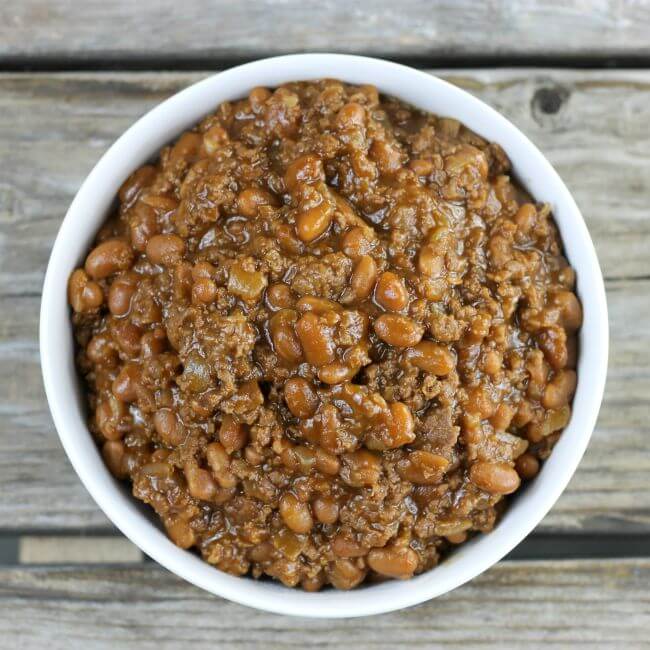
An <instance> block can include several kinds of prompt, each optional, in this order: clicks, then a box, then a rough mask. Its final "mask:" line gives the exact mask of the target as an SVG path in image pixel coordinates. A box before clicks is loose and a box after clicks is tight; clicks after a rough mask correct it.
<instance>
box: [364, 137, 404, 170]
mask: <svg viewBox="0 0 650 650" xmlns="http://www.w3.org/2000/svg"><path fill="white" fill-rule="evenodd" d="M370 157H371V158H372V159H373V160H374V161H375V162H376V163H377V166H378V167H379V171H380V172H381V173H382V174H394V173H395V172H396V171H397V170H398V169H400V168H401V166H402V154H401V152H400V150H399V148H398V147H397V146H395V145H391V144H388V143H387V142H385V141H383V140H375V141H374V142H373V143H372V145H371V146H370Z"/></svg>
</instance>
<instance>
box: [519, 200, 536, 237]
mask: <svg viewBox="0 0 650 650" xmlns="http://www.w3.org/2000/svg"><path fill="white" fill-rule="evenodd" d="M536 219H537V210H536V209H535V206H534V205H533V204H532V203H524V204H523V205H522V206H520V207H519V210H517V214H516V215H515V223H516V224H517V231H518V232H520V233H521V234H522V235H527V234H528V233H529V232H530V231H531V230H532V229H533V226H534V225H535V221H536Z"/></svg>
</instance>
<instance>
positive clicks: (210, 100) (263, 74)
mask: <svg viewBox="0 0 650 650" xmlns="http://www.w3.org/2000/svg"><path fill="white" fill-rule="evenodd" d="M323 77H333V78H339V79H342V80H343V81H347V82H350V83H373V84H375V85H376V86H377V87H378V88H379V89H380V91H382V92H387V93H389V94H392V95H395V96H397V97H399V98H400V99H402V100H404V101H406V102H408V103H411V104H413V105H415V106H418V107H420V108H423V109H424V110H429V111H431V112H437V113H439V114H443V115H448V116H450V117H454V118H456V119H458V120H460V121H461V122H462V123H464V124H466V125H467V126H468V127H469V128H471V129H472V130H474V131H476V132H477V133H479V134H481V135H484V136H485V137H487V138H488V139H490V140H491V141H495V142H498V143H499V144H501V145H502V146H503V148H504V149H505V150H506V152H507V153H508V155H509V157H510V159H511V160H512V162H513V168H514V170H515V173H516V174H517V176H518V178H519V180H520V182H522V183H523V184H524V185H525V186H526V187H527V188H528V189H529V191H531V194H532V195H533V196H534V197H535V198H536V200H538V201H548V202H550V203H551V206H552V209H553V213H554V216H555V219H556V223H557V224H558V227H559V230H560V233H561V236H562V240H563V243H564V246H565V250H566V252H567V256H568V257H569V260H570V262H571V264H572V266H573V267H574V268H576V270H577V277H578V284H577V291H578V294H579V296H580V299H581V301H582V304H583V309H584V317H585V318H584V323H583V327H582V329H581V331H580V349H581V352H580V355H579V361H578V387H577V390H576V395H575V398H574V402H573V413H572V418H571V422H570V423H569V425H568V426H567V427H566V429H565V431H564V433H563V435H562V436H561V437H560V440H559V442H558V443H557V445H556V447H555V449H554V452H553V454H551V457H550V458H549V459H548V460H547V461H546V462H545V463H544V466H543V468H542V471H541V472H540V474H539V475H538V477H537V478H536V479H535V480H534V481H532V482H531V483H530V484H529V485H528V486H527V487H526V488H525V490H523V491H522V494H521V495H520V496H518V497H517V499H516V500H514V502H513V503H511V504H510V507H509V508H508V510H507V511H506V514H505V515H504V516H503V517H502V518H501V520H500V522H499V524H498V525H497V526H496V527H495V529H494V530H493V531H492V532H490V533H489V534H487V535H482V536H478V537H476V538H474V539H473V540H471V541H470V542H468V543H466V544H464V545H462V546H461V547H459V549H458V550H457V551H455V552H454V554H452V555H451V556H449V557H447V558H446V559H445V560H444V561H443V562H442V563H441V564H440V565H438V566H437V567H435V568H433V569H432V570H430V571H428V572H426V573H423V574H421V575H419V576H416V577H414V578H412V579H411V580H408V581H405V582H400V581H388V582H384V583H381V584H378V585H371V586H365V587H362V588H358V589H356V590H352V591H349V592H340V591H334V590H325V591H322V592H318V593H306V592H303V591H301V590H292V589H288V588H286V587H283V586H281V585H278V584H275V583H270V582H263V581H255V580H248V579H242V578H238V577H234V576H231V575H228V574H226V573H223V572H221V571H219V570H217V569H216V568H214V567H212V566H210V565H208V564H207V563H206V562H204V561H203V560H201V559H200V558H198V557H197V556H195V555H194V554H192V553H190V552H188V551H185V550H183V549H180V548H178V547H176V546H175V545H174V544H173V543H172V542H171V541H170V540H168V538H167V537H166V535H164V533H163V532H162V531H161V530H160V529H159V528H158V527H157V526H156V525H155V524H154V523H153V522H152V520H151V519H150V518H149V517H147V516H145V515H143V513H142V511H141V510H140V508H139V507H138V505H137V504H136V503H135V499H133V498H132V497H130V495H128V494H126V492H125V490H124V489H122V488H120V487H119V485H118V483H117V481H115V480H114V479H113V478H112V476H111V475H110V473H109V472H108V470H107V469H106V467H105V466H104V464H103V461H102V459H101V455H100V453H99V450H98V449H97V447H96V445H95V443H94V441H93V440H92V436H91V435H90V433H89V431H88V428H87V425H86V421H85V416H84V415H83V406H82V403H81V396H80V389H79V385H78V381H77V376H76V369H75V365H74V358H73V354H72V328H71V323H70V318H69V312H68V307H67V301H66V286H67V277H68V275H69V273H70V272H71V270H72V269H73V268H74V267H75V266H76V265H77V264H78V262H79V260H81V259H83V257H82V255H83V252H84V251H87V249H88V246H89V245H90V242H91V241H92V239H93V238H94V235H95V233H96V231H97V229H98V227H99V224H101V223H102V221H103V219H104V218H105V215H106V212H107V210H108V209H109V206H110V205H111V203H112V202H113V200H114V197H115V194H116V192H117V188H118V187H119V185H120V184H121V183H122V181H123V180H124V178H126V176H128V174H129V173H130V172H131V171H133V170H134V169H135V168H136V167H137V166H138V165H141V164H143V163H144V162H145V160H147V159H148V158H150V157H151V156H152V155H154V154H156V153H157V151H159V149H160V148H161V146H162V145H163V144H165V143H166V142H168V141H169V140H171V139H172V138H173V137H175V136H177V135H178V134H179V133H180V132H181V131H182V130H183V129H184V128H187V127H189V126H191V125H193V124H195V123H197V122H198V121H199V119H200V118H201V116H203V115H205V114H207V113H208V112H209V111H210V109H211V108H212V109H214V108H216V106H217V104H218V103H220V102H221V101H224V100H225V99H236V98H238V97H241V96H243V95H245V94H246V92H247V91H248V90H250V88H252V87H254V86H257V85H268V86H276V85H278V84H280V83H283V82H287V81H294V80H308V79H316V78H323ZM432 105H433V106H438V105H444V106H448V107H449V111H446V110H440V109H439V108H436V109H433V108H431V106H432ZM535 190H537V191H535ZM541 190H544V191H541ZM89 214H90V217H88V215H89ZM608 330H609V328H608V318H607V304H606V298H605V288H604V283H603V278H602V273H601V271H600V267H599V264H598V259H597V257H596V252H595V249H594V246H593V243H592V241H591V238H590V236H589V232H588V230H587V227H586V225H585V222H584V220H583V218H582V215H581V214H580V211H579V209H578V207H577V205H576V203H575V201H574V200H573V198H572V196H571V194H570V193H569V190H568V189H567V188H566V186H565V185H564V183H563V182H562V180H561V179H560V177H559V176H558V174H557V173H556V172H555V170H554V169H553V167H552V166H551V164H550V163H549V162H548V161H547V160H546V158H545V157H544V156H543V154H542V153H541V152H540V151H539V150H538V149H537V147H536V146H535V145H534V144H533V143H532V142H531V141H530V140H529V139H528V138H527V137H526V136H525V135H524V134H523V133H522V132H521V131H519V129H518V128H517V127H515V126H514V125H513V124H512V123H511V122H510V121H508V120H507V119H506V118H505V117H503V116H502V115H500V114H499V113H498V112H496V111H495V110H494V109H492V108H491V107H490V106H488V105H487V104H485V103H483V102H482V101H481V100H479V99H477V98H476V97H474V96H472V95H470V94H469V93H467V92H466V91H464V90H461V89H460V88H458V87H456V86H453V85H451V84H450V83H448V82H446V81H443V80H442V79H439V78H437V77H435V76H433V75H431V74H429V73H427V72H423V71H420V70H415V69H413V68H409V67H406V66H403V65H399V64H396V63H392V62H388V61H384V60H380V59H374V58H369V57H360V56H353V55H345V54H327V53H322V54H294V55H286V56H279V57H272V58H267V59H261V60H258V61H254V62H251V63H246V64H244V65H241V66H237V67H234V68H231V69H229V70H226V71H224V72H220V73H218V74H215V75H212V76H209V77H207V78H206V79H203V80H201V81H199V82H197V83H195V84H193V85H191V86H189V87H187V88H185V89H183V90H181V91H180V92H178V93H176V94H174V95H172V96H171V97H170V98H168V99H166V100H165V101H163V102H162V103H160V104H158V105H157V106H156V107H154V108H153V109H152V110H150V111H149V112H147V113H146V114H145V115H144V116H142V117H141V118H140V119H138V120H137V121H136V122H135V123H134V124H133V125H132V126H131V127H130V128H129V129H127V131H125V132H124V133H123V134H122V135H121V136H120V137H119V138H118V139H117V140H116V141H115V142H114V143H113V144H112V145H111V147H110V148H109V149H108V150H107V151H106V153H104V155H103V156H102V157H101V158H100V160H99V161H98V162H97V164H96V165H95V166H94V168H93V169H92V171H91V172H90V174H89V175H88V176H87V177H86V179H85V180H84V182H83V183H82V185H81V187H80V188H79V190H78V192H77V194H76V196H75V198H74V200H73V201H72V203H71V205H70V208H69V209H68V211H67V213H66V216H65V218H64V220H63V222H62V223H61V226H60V229H59V232H58V234H57V237H56V240H55V242H54V246H53V248H52V252H51V256H50V260H49V263H48V267H47V272H46V275H45V279H44V284H43V294H42V301H41V313H40V327H39V338H40V355H41V368H42V373H43V382H44V386H45V392H46V396H47V400H48V404H49V407H50V412H51V414H52V418H53V420H54V424H55V427H56V430H57V432H58V435H59V438H60V439H61V442H62V444H63V447H64V449H65V451H66V454H67V456H68V458H69V459H70V462H71V463H72V465H73V467H74V469H75V471H76V472H77V474H78V476H79V478H80V479H81V481H82V483H83V484H84V485H85V487H86V489H87V490H88V492H89V493H90V494H91V496H92V497H93V499H94V500H95V502H96V503H97V504H98V505H99V507H100V508H101V509H102V510H103V511H104V513H105V514H106V515H107V517H108V518H109V520H111V521H112V522H113V523H114V524H115V525H116V526H117V528H118V529H119V530H120V531H121V532H122V533H124V535H126V537H128V538H129V539H130V540H131V541H132V542H133V543H134V544H136V545H137V546H138V547H139V548H140V549H141V550H142V551H144V553H146V554H147V555H149V556H150V557H152V558H153V559H154V560H156V561H157V562H158V563H159V564H161V565H162V566H164V567H166V568H167V569H168V570H170V571H171V572H173V573H175V574H177V575H178V576H180V577H182V578H184V579H185V580H187V581H189V582H190V583H192V584H194V585H196V586H198V587H201V588H203V589H205V590H206V591H208V592H211V593H213V594H215V595H218V596H221V597H224V598H227V599H229V600H232V601H234V602H237V603H240V604H243V605H248V606H251V607H256V608H258V609H261V610H266V611H269V612H274V613H278V614H286V615H295V616H310V617H318V618H325V617H330V618H349V617H356V616H364V615H371V614H379V613H384V612H389V611H394V610H398V609H401V608H404V607H409V606H412V605H416V604H418V603H421V602H424V601H426V600H429V599H431V598H434V597H436V596H439V595H441V594H443V593H446V592H447V591H450V590H451V589H454V588H456V587H458V586H460V585H462V584H464V583H465V582H467V581H468V580H470V579H472V578H473V577H475V576H477V575H479V574H480V573H482V572H483V571H485V570H486V569H488V568H489V567H490V566H492V565H493V564H494V563H496V562H497V561H498V560H500V559H501V558H502V557H503V556H505V555H506V554H507V553H508V552H510V551H511V550H512V549H513V548H514V547H515V546H516V545H517V544H518V543H519V542H520V541H521V540H522V539H523V538H524V537H526V535H528V534H529V533H530V532H531V531H532V530H533V528H534V527H535V526H536V525H537V524H538V523H539V522H540V521H541V520H542V518H543V517H544V516H545V515H546V513H547V512H548V511H549V510H550V508H551V507H552V506H553V504H554V503H555V501H556V500H557V499H558V497H559V496H560V494H561V493H562V491H563V490H564V488H565V487H566V485H567V484H568V482H569V480H570V479H571V477H572V476H573V474H574V472H575V469H576V467H577V465H578V463H579V461H580V459H581V458H582V455H583V453H584V451H585V449H586V446H587V443H588V441H589V439H590V437H591V434H592V431H593V428H594V426H595V423H596V418H597V416H598V411H599V408H600V403H601V400H602V396H603V391H604V386H605V379H606V373H607V360H608V336H609V334H608Z"/></svg>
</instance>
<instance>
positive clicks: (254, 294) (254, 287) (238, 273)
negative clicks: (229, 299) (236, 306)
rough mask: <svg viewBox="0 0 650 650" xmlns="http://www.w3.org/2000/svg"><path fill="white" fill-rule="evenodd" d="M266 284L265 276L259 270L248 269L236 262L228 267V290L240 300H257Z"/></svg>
mask: <svg viewBox="0 0 650 650" xmlns="http://www.w3.org/2000/svg"><path fill="white" fill-rule="evenodd" d="M267 284H268V280H267V277H266V275H265V274H264V273H262V272H261V271H248V270H246V269H245V268H244V267H243V266H242V265H241V264H238V263H235V264H233V265H232V266H231V267H230V275H229V277H228V292H229V293H232V294H233V295H234V296H237V297H238V298H241V299H242V300H245V301H247V302H255V301H257V300H259V299H260V298H261V297H262V293H263V292H264V289H266V286H267Z"/></svg>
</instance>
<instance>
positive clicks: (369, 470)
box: [341, 449, 381, 487]
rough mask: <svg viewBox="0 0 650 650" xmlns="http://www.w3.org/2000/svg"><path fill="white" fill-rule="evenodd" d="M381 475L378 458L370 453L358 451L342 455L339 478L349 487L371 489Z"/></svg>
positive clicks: (363, 450)
mask: <svg viewBox="0 0 650 650" xmlns="http://www.w3.org/2000/svg"><path fill="white" fill-rule="evenodd" d="M380 475H381V463H380V461H379V458H378V457H377V456H376V455H375V454H373V453H372V452H370V451H366V450H365V449H359V450H358V451H354V452H352V453H349V454H344V456H343V464H342V465H341V478H342V479H343V481H344V482H345V483H346V484H347V485H350V486H351V487H371V486H373V485H375V484H376V483H377V481H378V480H379V476H380Z"/></svg>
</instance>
